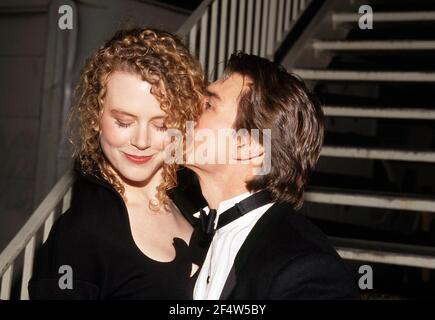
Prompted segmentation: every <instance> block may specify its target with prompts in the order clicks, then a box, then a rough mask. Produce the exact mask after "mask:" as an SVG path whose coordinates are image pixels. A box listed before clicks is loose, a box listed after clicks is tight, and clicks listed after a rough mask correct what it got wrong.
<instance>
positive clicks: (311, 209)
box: [0, 0, 435, 299]
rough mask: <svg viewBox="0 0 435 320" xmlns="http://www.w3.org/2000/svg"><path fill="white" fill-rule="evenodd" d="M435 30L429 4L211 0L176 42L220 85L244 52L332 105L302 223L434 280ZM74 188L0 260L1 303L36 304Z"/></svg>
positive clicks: (35, 218)
mask: <svg viewBox="0 0 435 320" xmlns="http://www.w3.org/2000/svg"><path fill="white" fill-rule="evenodd" d="M361 5H370V6H371V7H372V8H373V11H374V19H373V26H374V28H373V29H372V30H361V29H359V28H358V19H359V18H360V16H361V15H360V14H359V13H358V9H359V7H360V6H361ZM434 31H435V3H432V2H431V1H422V0H414V1H405V0H364V1H360V0H312V1H308V0H238V1H234V0H204V1H203V2H202V3H201V4H200V6H199V7H198V8H197V9H196V10H195V11H194V12H193V13H192V14H191V16H190V17H189V18H188V19H187V20H186V21H185V23H184V24H183V25H182V27H181V28H180V29H179V30H178V35H180V36H181V37H182V38H183V39H184V41H185V42H186V43H187V44H188V45H189V48H190V50H191V52H192V53H193V54H195V55H196V56H197V57H198V59H199V60H200V62H201V64H202V65H203V67H204V70H205V72H206V73H207V75H208V76H209V79H210V80H211V81H213V80H214V79H216V78H218V77H219V76H220V75H221V74H222V72H223V70H224V67H225V65H224V62H225V61H226V60H227V59H228V58H229V56H230V54H231V53H233V52H234V51H235V50H242V51H245V52H247V53H252V54H256V55H259V56H262V57H266V58H269V59H274V60H276V61H278V62H280V63H282V64H283V65H284V66H285V67H286V68H288V69H289V70H291V71H292V72H294V73H296V74H297V75H299V76H300V77H301V78H303V79H304V80H305V81H306V82H307V83H308V84H309V86H310V87H311V88H312V89H313V90H314V91H315V92H316V93H317V95H318V96H319V98H320V99H321V101H322V102H323V104H324V111H325V114H326V116H327V119H326V129H327V132H326V138H325V146H324V148H323V150H322V154H321V159H320V162H319V165H318V168H317V170H316V172H315V174H314V175H313V177H312V179H311V183H310V188H309V190H308V192H307V194H306V205H305V206H304V209H303V210H302V213H303V214H306V215H307V216H309V217H310V218H312V219H313V221H315V222H316V223H318V225H319V226H320V227H321V228H322V229H323V230H324V231H325V232H326V233H327V234H328V235H329V236H330V238H331V240H332V241H333V243H334V244H335V246H336V248H337V251H338V252H339V254H340V255H341V256H342V257H343V258H344V259H346V260H347V261H348V262H349V263H352V261H354V262H355V263H357V264H358V265H361V264H365V263H369V264H371V263H373V264H382V265H383V266H385V267H389V266H392V265H396V266H404V267H414V268H425V270H427V269H435V248H433V247H435V241H434V242H431V241H430V239H429V238H428V237H427V236H428V235H430V231H431V221H432V215H433V213H435V196H434V194H435V170H434V162H435V152H434V149H435V126H434V120H435V105H434V102H433V98H432V95H433V92H434V91H435V59H433V58H434V57H435V32H434ZM71 184H72V176H71V172H67V173H66V174H65V175H64V176H63V178H62V179H60V180H59V181H58V183H57V184H56V186H55V187H54V188H53V189H52V191H51V192H50V193H49V194H48V196H47V197H46V198H45V200H44V201H43V202H42V203H41V205H40V206H39V207H38V208H37V210H36V211H35V212H34V213H33V214H32V216H31V218H30V219H29V221H28V222H27V223H26V225H25V226H24V227H23V228H22V230H21V231H20V232H19V233H18V234H17V235H16V237H15V238H14V239H13V241H12V242H11V243H10V244H9V245H8V247H7V248H6V249H5V250H4V251H3V252H2V253H1V254H0V277H1V280H2V281H1V291H0V299H10V298H11V297H12V298H13V297H14V295H13V294H12V296H11V292H12V293H13V291H14V290H13V288H14V286H15V287H17V288H18V289H16V291H18V295H17V297H18V298H20V299H27V298H28V293H27V282H28V280H29V279H30V277H31V274H32V266H33V257H34V253H35V251H36V250H38V247H39V246H40V244H41V243H42V242H43V241H45V239H46V237H47V235H48V232H49V230H50V228H51V226H52V224H53V222H54V220H55V219H56V218H57V217H58V216H59V215H60V214H62V213H63V212H65V210H66V209H67V208H68V206H69V202H70V196H71V194H70V192H71ZM416 235H417V236H416ZM405 238H406V239H408V241H404V239H405ZM21 261H22V262H21ZM418 270H420V269H418ZM423 273H424V275H423V276H425V277H426V278H429V277H428V273H427V272H426V271H423Z"/></svg>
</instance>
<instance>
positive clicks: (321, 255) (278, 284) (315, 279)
mask: <svg viewBox="0 0 435 320" xmlns="http://www.w3.org/2000/svg"><path fill="white" fill-rule="evenodd" d="M358 298H359V292H358V289H357V287H356V279H354V278H353V277H352V276H351V275H350V272H349V271H348V270H347V267H346V265H345V264H344V261H343V260H342V259H341V258H340V257H339V255H338V254H337V252H336V251H335V249H334V248H333V247H332V246H331V244H330V243H329V240H328V239H327V237H326V236H325V235H324V234H323V233H322V232H321V231H320V230H319V229H318V228H317V227H315V226H314V225H313V224H312V223H311V222H309V221H308V220H307V219H306V218H305V217H304V216H302V215H301V213H298V212H295V211H294V210H293V208H292V207H291V206H290V205H289V204H285V203H281V204H277V203H276V204H274V205H273V206H272V207H271V208H270V209H269V210H268V211H267V212H266V213H265V214H264V215H263V216H262V217H261V218H260V219H259V220H258V222H257V223H256V225H255V226H254V228H253V229H252V230H251V232H250V234H249V235H248V237H247V238H246V240H245V242H244V243H243V245H242V247H241V248H240V250H239V252H238V254H237V256H236V259H235V261H234V265H233V268H232V270H231V272H230V274H229V276H228V278H227V281H226V283H225V286H224V289H223V291H222V294H221V297H220V299H265V300H268V299H275V300H281V299H358Z"/></svg>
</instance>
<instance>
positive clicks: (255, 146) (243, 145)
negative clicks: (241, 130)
mask: <svg viewBox="0 0 435 320" xmlns="http://www.w3.org/2000/svg"><path fill="white" fill-rule="evenodd" d="M236 148H237V150H236V152H235V153H233V159H234V160H238V161H242V162H244V161H250V162H255V163H256V162H258V163H261V161H262V160H263V156H264V149H263V146H262V145H261V143H259V142H258V141H257V140H255V139H254V138H253V137H252V136H251V135H250V134H245V135H242V136H237V143H236ZM257 160H258V161H257Z"/></svg>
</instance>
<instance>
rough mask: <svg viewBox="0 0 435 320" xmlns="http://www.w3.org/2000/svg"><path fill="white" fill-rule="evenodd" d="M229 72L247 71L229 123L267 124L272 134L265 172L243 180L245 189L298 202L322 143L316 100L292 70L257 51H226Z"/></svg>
mask: <svg viewBox="0 0 435 320" xmlns="http://www.w3.org/2000/svg"><path fill="white" fill-rule="evenodd" d="M231 74H239V75H242V76H244V77H246V78H247V81H246V84H247V86H248V89H247V90H244V91H243V92H242V93H241V95H240V97H239V106H238V110H237V116H236V121H235V124H234V128H235V129H236V130H239V129H242V128H244V129H247V130H248V131H249V130H251V129H259V130H260V132H261V130H264V129H271V135H272V136H271V154H270V155H269V156H270V157H271V159H270V160H271V162H270V163H271V168H270V172H269V173H267V174H265V175H257V176H255V177H254V178H253V179H251V180H250V181H248V182H247V188H248V190H250V191H257V190H262V189H266V190H269V191H270V192H271V194H272V196H273V198H274V200H275V201H277V202H289V203H291V204H292V205H293V206H294V208H296V209H298V208H300V207H301V206H302V204H303V196H304V187H305V185H306V183H307V181H308V178H309V176H310V174H311V172H312V170H313V169H314V167H315V165H316V163H317V160H318V159H319V155H320V150H321V147H322V144H323V135H324V123H323V121H324V120H323V119H324V116H323V111H322V108H321V106H320V103H319V102H318V100H317V99H316V98H315V97H314V96H313V95H312V94H311V93H310V91H309V90H308V89H307V87H306V86H305V84H304V83H303V81H302V80H300V79H299V78H298V77H297V76H295V75H293V74H291V73H289V72H287V70H285V68H284V67H282V66H281V65H279V64H277V63H274V62H271V61H269V60H267V59H263V58H260V57H258V56H254V55H249V54H245V53H241V52H237V53H235V54H233V55H231V57H230V59H229V62H228V64H227V66H226V68H225V73H224V76H230V75H231ZM262 141H263V137H262V135H261V134H260V141H259V142H260V143H262ZM266 156H268V155H266Z"/></svg>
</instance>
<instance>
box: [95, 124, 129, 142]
mask: <svg viewBox="0 0 435 320" xmlns="http://www.w3.org/2000/svg"><path fill="white" fill-rule="evenodd" d="M101 129H102V132H101V135H102V137H101V138H103V139H104V140H106V141H107V142H108V143H109V144H110V145H112V146H123V145H125V144H127V143H128V141H129V137H130V130H129V129H128V128H120V127H119V126H118V125H116V124H115V123H113V124H111V123H110V122H109V121H105V122H103V124H102V128H101Z"/></svg>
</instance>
